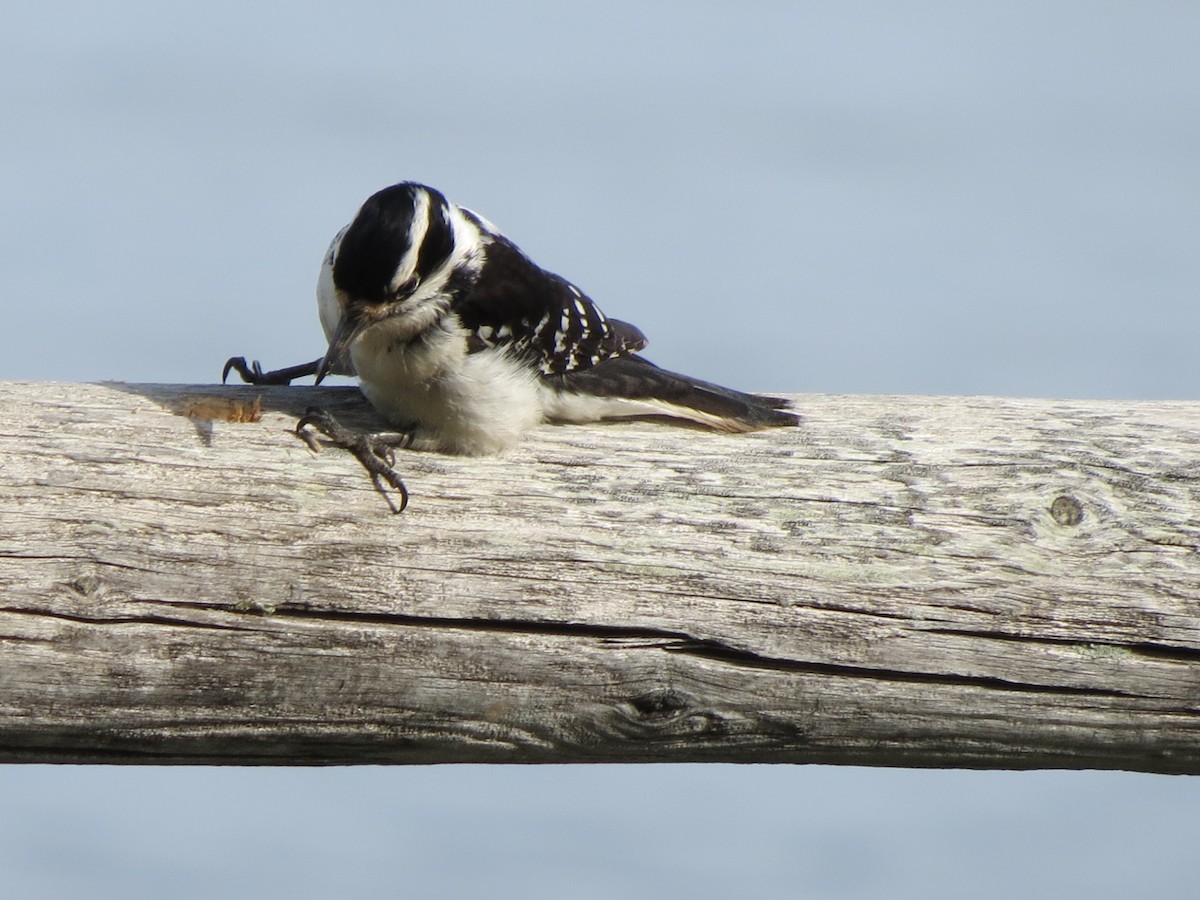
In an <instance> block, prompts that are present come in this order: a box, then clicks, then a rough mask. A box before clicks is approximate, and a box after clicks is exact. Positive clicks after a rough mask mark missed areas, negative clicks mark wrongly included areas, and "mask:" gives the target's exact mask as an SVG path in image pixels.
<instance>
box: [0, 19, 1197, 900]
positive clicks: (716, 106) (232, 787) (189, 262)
mask: <svg viewBox="0 0 1200 900" xmlns="http://www.w3.org/2000/svg"><path fill="white" fill-rule="evenodd" d="M1198 47H1200V4H1197V3H1187V2H1166V0H1142V2H1139V3H1110V2H1103V0H1094V2H1086V3H1071V2H1056V0H1039V2H1027V0H1006V2H1003V3H1000V2H992V3H981V2H946V3H924V2H909V3H903V4H895V3H888V2H884V0H863V2H856V0H849V2H837V3H834V2H829V3H818V4H806V3H799V2H754V0H750V2H742V3H738V4H718V3H709V2H688V3H683V2H656V3H648V2H645V0H642V2H637V3H634V2H628V0H610V2H607V3H604V4H587V5H586V7H585V6H584V5H582V4H574V5H568V4H555V3H550V2H541V3H529V2H526V3H519V4H510V5H505V4H497V3H478V2H460V3H442V4H434V3H421V4H413V3H404V2H391V3H383V2H380V3H366V2H343V3H338V4H314V3H302V2H292V3H284V2H263V3H254V4H248V3H246V2H244V0H239V2H236V3H233V2H221V0H206V2H204V3H202V4H200V3H197V4H189V3H175V4H162V3H149V2H147V3H134V2H110V3H105V4H91V3H58V2H53V0H51V2H42V3H37V4H33V3H25V4H16V5H13V6H12V8H10V9H6V11H5V23H4V27H3V29H2V30H0V109H2V110H3V113H4V120H5V126H4V139H3V141H0V264H2V267H3V274H4V280H5V290H4V298H5V299H4V300H3V301H0V310H2V311H3V319H2V321H3V330H2V332H0V333H2V334H3V336H4V352H3V354H0V379H5V380H24V379H54V380H68V381H69V380H101V379H117V380H123V381H158V382H211V381H215V380H216V379H217V378H218V377H219V373H220V368H221V365H222V363H223V362H224V361H225V359H226V358H227V357H229V356H230V355H246V356H248V357H257V358H259V359H261V360H262V361H263V363H264V365H266V366H268V367H278V366H282V365H288V364H292V363H296V362H300V361H305V360H310V359H313V358H315V357H317V356H319V355H320V354H321V352H323V349H324V342H323V339H322V336H321V332H320V327H319V324H318V322H317V316H316V310H315V303H314V299H313V290H314V284H315V280H316V273H317V269H318V266H319V263H320V260H321V255H322V253H323V252H324V250H325V247H326V245H327V244H328V242H329V239H330V238H331V237H332V235H333V233H334V232H335V231H337V230H338V228H340V227H341V226H342V225H343V224H344V223H345V222H347V221H349V219H350V218H351V217H352V216H353V214H354V212H355V210H356V208H357V206H358V205H359V203H361V202H362V200H363V199H365V198H366V197H367V196H368V195H369V194H371V193H372V192H374V191H375V190H377V189H378V188H381V187H383V186H386V185H387V184H390V183H393V182H396V181H400V180H406V179H412V180H418V181H424V182H426V183H429V184H432V185H434V186H436V187H438V188H440V189H441V190H443V191H444V192H445V193H446V194H447V195H448V196H449V197H450V198H451V199H453V200H455V201H457V202H459V203H462V204H463V205H466V206H469V207H471V208H473V209H475V210H477V211H478V212H480V213H482V214H483V215H485V216H486V217H488V218H489V219H491V220H492V221H493V222H495V223H496V224H497V225H499V226H500V227H501V228H502V229H503V230H504V231H506V232H507V233H508V234H509V236H510V237H512V238H513V239H514V240H516V242H517V243H518V244H520V245H521V246H522V247H523V248H524V249H525V250H526V251H527V252H528V253H530V255H531V256H533V258H534V259H535V260H537V261H538V262H540V263H541V264H542V265H543V266H545V267H547V268H549V269H552V270H554V271H556V272H559V273H560V274H562V275H564V276H565V277H567V278H570V279H571V280H572V281H574V282H575V283H577V284H578V285H580V287H582V288H583V289H584V290H585V291H586V292H588V293H589V294H590V295H591V296H592V297H593V298H594V299H595V300H597V302H599V303H600V305H601V306H602V307H603V308H604V310H605V311H606V312H608V313H609V314H610V315H613V316H615V317H617V318H621V319H625V320H628V321H631V322H634V323H635V324H637V325H638V326H639V327H641V328H642V330H644V331H645V332H646V334H647V335H648V336H649V338H650V348H649V351H648V352H647V355H648V356H649V357H650V358H652V359H654V360H655V361H656V362H658V363H660V364H663V365H666V366H668V367H670V368H673V369H677V370H681V371H686V372H688V373H690V374H694V375H697V376H701V377H704V378H708V379H710V380H715V381H719V382H723V383H727V384H730V385H732V386H736V387H742V388H746V389H757V390H771V391H784V392H810V391H812V392H853V393H937V394H972V393H982V394H999V395H1021V396H1051V397H1089V398H1099V397H1115V398H1194V397H1195V396H1196V394H1197V377H1196V372H1197V368H1198V365H1200V364H1198V362H1197V351H1196V344H1197V337H1198V335H1200V304H1198V303H1197V298H1198V297H1200V251H1198V250H1197V245H1198V244H1200V53H1198V52H1197V48H1198ZM1198 833H1200V780H1197V779H1188V778H1166V777H1157V776H1141V775H1121V774H1105V773H1025V774H1018V773H964V772H915V771H902V770H895V771H893V770H866V769H831V768H818V767H757V766H756V767H725V766H674V767H565V768H552V767H532V768H502V767H442V768H393V769H378V768H361V769H344V770H342V769H328V770H280V769H223V770H199V769H114V768H51V767H36V766H34V767H7V768H0V872H2V873H3V876H2V877H3V881H4V884H5V886H6V888H7V889H8V890H9V891H11V892H12V894H13V896H28V897H37V896H44V897H56V896H62V897H78V896H88V897H100V898H104V897H114V898H116V897H129V896H162V895H163V894H164V892H165V891H167V890H168V889H169V891H170V892H171V893H172V894H173V895H174V896H176V897H211V896H218V895H219V896H228V897H238V896H260V897H262V896H289V897H293V898H304V897H324V896H330V895H331V894H334V893H338V894H342V895H354V896H361V897H385V896H401V895H408V896H426V897H439V896H448V897H449V896H479V895H485V894H486V895H503V894H506V893H508V894H515V893H516V892H517V891H518V890H519V891H520V892H521V894H522V895H523V896H526V897H564V896H569V897H593V896H594V897H611V896H614V895H624V896H655V897H667V896H688V897H689V898H707V897H726V896H731V895H741V896H780V897H785V896H786V897H802V896H803V897H817V898H823V897H829V898H868V897H871V898H873V897H882V896H886V897H889V898H909V897H912V898H918V897H919V898H936V897H962V896H972V897H978V898H990V897H997V898H999V897H1005V898H1010V897H1013V896H1085V895H1086V896H1090V897H1126V896H1130V895H1133V894H1136V895H1141V896H1150V895H1156V896H1158V897H1168V898H1169V897H1191V896H1194V890H1195V889H1194V884H1195V881H1196V880H1197V877H1198V876H1200V872H1198V869H1200V865H1198V864H1197V862H1196V849H1195V835H1196V834H1198Z"/></svg>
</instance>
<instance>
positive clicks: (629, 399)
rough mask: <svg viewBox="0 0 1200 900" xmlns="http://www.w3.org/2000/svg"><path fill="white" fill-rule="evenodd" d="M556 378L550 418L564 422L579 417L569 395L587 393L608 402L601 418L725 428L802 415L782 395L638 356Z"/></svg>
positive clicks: (785, 421)
mask: <svg viewBox="0 0 1200 900" xmlns="http://www.w3.org/2000/svg"><path fill="white" fill-rule="evenodd" d="M554 377H555V378H556V379H557V380H558V381H559V384H557V385H556V387H557V389H558V391H559V394H560V396H561V397H562V398H563V400H564V402H563V403H562V404H561V411H562V412H563V413H564V414H562V415H559V416H553V418H561V419H564V420H568V421H571V420H574V421H580V420H581V419H580V418H577V417H575V416H572V415H571V414H570V412H569V410H570V406H571V404H570V403H569V397H570V396H571V395H586V396H588V397H590V398H604V399H605V400H607V401H608V403H607V408H608V410H609V412H608V413H607V414H605V415H603V416H602V418H632V417H641V416H668V417H670V418H675V419H686V420H689V421H692V422H697V423H699V424H701V425H705V426H707V427H709V428H712V429H715V430H717V431H728V432H744V431H757V430H759V429H761V428H779V427H782V426H788V425H798V424H800V417H799V416H797V415H796V414H795V413H792V412H789V411H787V409H786V407H788V406H789V405H790V401H789V400H787V399H786V398H784V397H771V396H762V395H759V394H747V393H745V392H743V391H735V390H733V389H732V388H727V387H721V386H720V385H719V384H712V383H711V382H708V381H701V380H700V379H698V378H692V377H690V376H688V375H680V374H679V373H678V372H670V371H668V370H666V369H661V368H659V367H658V366H656V365H655V364H654V363H652V362H650V361H649V360H647V359H643V358H642V357H640V356H636V355H630V356H618V357H612V358H610V359H606V360H604V361H603V362H601V363H598V364H597V365H595V366H592V367H591V368H590V369H583V370H580V371H575V372H570V373H568V374H565V375H559V376H554ZM589 418H593V419H594V418H596V417H595V416H589Z"/></svg>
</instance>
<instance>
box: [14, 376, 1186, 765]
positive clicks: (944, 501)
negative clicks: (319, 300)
mask: <svg viewBox="0 0 1200 900" xmlns="http://www.w3.org/2000/svg"><path fill="white" fill-rule="evenodd" d="M795 399H796V406H797V408H798V410H799V411H800V412H801V414H802V415H803V417H804V421H803V423H802V425H801V427H799V428H795V429H787V430H779V431H772V432H764V433H758V434H751V435H732V436H730V435H718V434H710V433H707V432H702V431H697V430H693V429H685V428H676V427H670V426H666V425H662V424H658V423H625V424H616V425H606V426H595V427H586V428H584V427H546V428H544V429H542V430H540V431H539V432H537V433H536V435H534V436H533V437H532V438H531V439H530V440H529V441H528V442H527V443H526V444H525V445H524V446H523V447H521V448H520V449H519V450H517V451H514V452H511V453H509V454H507V455H505V456H503V457H499V458H495V459H463V458H454V457H447V456H440V455H431V454H415V453H401V454H400V458H399V460H398V468H399V469H400V470H401V471H402V472H403V473H404V475H405V477H406V480H407V482H408V487H409V489H410V491H411V494H412V500H411V505H410V507H409V509H408V511H407V512H405V513H404V514H403V515H400V516H393V515H391V513H390V512H389V511H388V508H387V505H386V504H385V503H384V502H383V500H382V499H381V498H380V497H379V495H377V494H376V493H375V492H374V490H373V488H372V487H371V484H370V481H369V479H368V478H367V476H366V474H365V473H364V472H363V470H362V469H361V467H360V466H359V465H358V463H357V462H356V461H355V460H354V459H353V458H351V457H350V456H349V455H348V454H346V453H344V452H342V451H338V450H336V449H327V450H325V451H324V452H321V453H319V454H314V453H312V452H310V451H309V450H308V449H307V448H306V447H305V445H304V444H303V443H302V442H301V441H299V440H298V439H297V438H296V437H295V436H294V435H293V434H290V433H289V429H290V428H291V426H292V425H293V424H294V422H295V419H296V417H298V416H299V415H300V414H301V413H303V412H304V410H305V408H306V407H307V406H308V405H309V404H312V403H317V402H319V403H320V404H322V405H324V406H326V407H327V408H329V409H331V410H333V411H334V412H336V413H337V414H339V415H340V416H342V417H344V418H345V419H347V420H349V421H352V422H355V423H358V424H361V425H366V426H369V425H371V424H372V423H373V419H372V416H371V413H370V411H369V409H367V408H366V407H365V404H364V403H363V401H362V400H361V398H360V397H359V395H358V393H357V391H356V390H355V389H353V388H322V389H312V388H293V387H280V388H252V387H208V386H171V385H125V384H103V385H83V384H49V383H24V384H23V383H5V384H0V402H2V403H3V407H2V408H3V409H4V410H5V417H4V423H3V426H2V427H0V459H2V460H3V462H2V463H0V465H2V469H0V523H2V527H0V761H5V762H14V761H31V762H81V761H84V762H86V761H103V762H125V763H136V762H145V763H270V764H295V763H300V764H312V763H429V762H464V761H471V762H579V761H590V762H597V761H626V762H633V761H637V762H646V761H697V760H699V761H725V762H822V763H854V764H862V765H885V766H963V767H991V768H1036V767H1063V768H1090V767H1095V768H1116V769H1131V770H1142V771H1161V772H1193V773H1194V772H1200V554H1198V548H1200V477H1198V475H1197V465H1196V464H1197V449H1196V448H1197V447H1198V446H1200V404H1197V403H1130V402H1120V403H1118V402H1096V401H1087V402H1074V401H1072V402H1067V401H1048V400H1010V399H994V398H961V397H959V398H932V397H845V396H801V397H797V398H795Z"/></svg>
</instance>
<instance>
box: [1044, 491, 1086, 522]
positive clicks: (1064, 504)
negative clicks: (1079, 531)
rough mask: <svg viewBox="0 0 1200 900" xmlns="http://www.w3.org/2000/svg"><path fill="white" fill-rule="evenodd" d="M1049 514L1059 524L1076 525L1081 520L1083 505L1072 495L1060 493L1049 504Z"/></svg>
mask: <svg viewBox="0 0 1200 900" xmlns="http://www.w3.org/2000/svg"><path fill="white" fill-rule="evenodd" d="M1050 515H1051V517H1053V519H1054V521H1055V522H1057V523H1058V524H1059V525H1066V526H1068V527H1071V526H1074V525H1078V524H1079V523H1080V522H1082V521H1083V505H1082V504H1081V503H1080V502H1079V501H1078V500H1076V499H1075V498H1074V497H1068V496H1067V495H1066V494H1060V495H1059V496H1057V497H1055V498H1054V502H1053V503H1051V504H1050Z"/></svg>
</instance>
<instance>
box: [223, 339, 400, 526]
mask: <svg viewBox="0 0 1200 900" xmlns="http://www.w3.org/2000/svg"><path fill="white" fill-rule="evenodd" d="M243 362H244V360H243ZM235 368H236V367H235ZM317 434H320V435H323V436H324V437H325V438H326V439H327V440H328V441H329V442H330V443H332V444H335V445H336V446H338V447H341V448H342V449H344V450H348V451H350V453H352V454H353V455H354V458H355V459H357V460H358V461H359V462H360V463H362V467H363V468H364V469H366V470H367V473H368V474H369V475H370V476H371V482H372V483H373V484H374V485H375V490H377V491H378V492H379V493H380V494H382V495H383V499H385V500H386V501H387V504H388V506H389V507H390V508H391V510H392V512H393V513H402V512H404V508H405V507H406V506H408V488H407V487H405V486H404V481H403V480H402V479H401V478H400V476H399V475H398V474H396V470H395V469H394V468H393V466H394V465H395V464H396V448H397V447H399V448H401V449H405V448H407V447H409V446H411V445H412V441H413V436H412V433H411V432H383V433H376V434H371V433H369V432H365V431H355V430H354V429H352V428H347V427H346V426H344V425H343V424H342V423H341V422H339V421H338V420H337V419H335V418H334V417H333V415H332V414H331V413H329V412H328V411H326V410H324V409H321V408H320V407H316V406H310V407H309V408H308V411H307V412H306V413H305V414H304V415H303V416H302V417H301V418H300V421H299V422H297V423H296V436H297V437H299V438H300V440H302V441H304V443H306V444H307V445H308V447H309V449H310V450H312V451H313V452H314V453H315V452H317V451H319V450H320V449H321V445H320V441H319V440H318V438H317ZM384 482H387V484H388V485H389V486H390V487H391V488H392V489H393V490H394V491H396V493H398V494H399V495H400V505H399V506H397V505H396V504H395V503H394V502H393V501H392V496H391V494H389V493H388V492H387V489H386V488H385V487H384Z"/></svg>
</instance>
